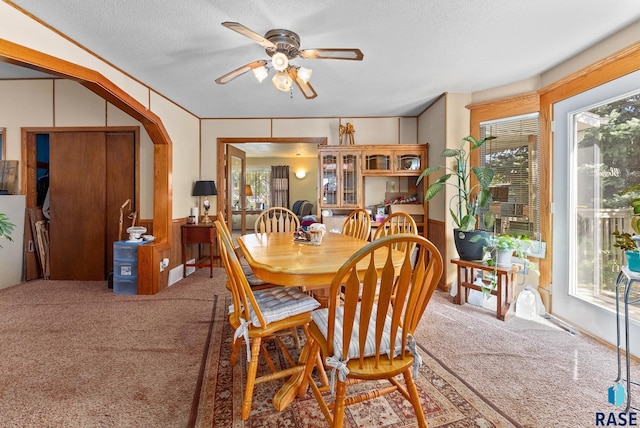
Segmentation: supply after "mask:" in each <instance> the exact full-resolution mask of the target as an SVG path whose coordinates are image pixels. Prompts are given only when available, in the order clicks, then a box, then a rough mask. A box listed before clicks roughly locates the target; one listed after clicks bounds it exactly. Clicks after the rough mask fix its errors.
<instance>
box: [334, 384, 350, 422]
mask: <svg viewBox="0 0 640 428" xmlns="http://www.w3.org/2000/svg"><path fill="white" fill-rule="evenodd" d="M346 398H347V384H346V382H340V381H337V382H336V400H335V401H334V402H333V427H334V428H342V425H343V424H344V408H345V403H344V401H345V399H346Z"/></svg>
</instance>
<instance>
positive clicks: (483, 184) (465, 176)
mask: <svg viewBox="0 0 640 428" xmlns="http://www.w3.org/2000/svg"><path fill="white" fill-rule="evenodd" d="M494 138H496V137H492V136H490V137H485V138H483V139H481V140H477V139H475V138H474V137H473V136H471V135H469V136H467V137H464V138H463V139H462V141H461V142H460V148H459V149H445V150H444V151H443V152H442V156H443V157H445V158H447V159H448V158H453V159H454V160H455V165H454V168H455V169H454V168H451V167H449V166H441V165H434V166H430V167H428V168H426V169H425V170H424V171H422V173H421V174H420V176H419V177H418V181H417V182H418V183H420V181H421V180H422V179H423V178H425V177H428V176H429V175H430V174H432V173H434V172H436V171H439V170H440V169H441V168H444V169H445V170H447V171H448V172H447V173H446V174H444V175H442V176H441V177H439V178H438V179H437V180H436V181H435V182H433V183H432V184H430V185H429V187H428V188H427V191H426V192H425V195H424V200H425V202H428V201H430V200H431V199H433V198H434V197H435V196H436V195H437V194H438V193H439V192H440V191H441V190H442V189H443V188H444V187H445V185H447V184H449V185H451V186H454V187H455V188H456V189H457V190H458V192H457V195H454V196H453V197H452V198H451V200H450V201H449V213H450V214H451V217H452V219H453V222H454V223H455V225H456V227H457V228H458V229H459V230H461V231H464V232H469V231H472V230H475V229H476V221H477V217H478V215H479V214H480V213H481V212H482V214H483V215H482V224H483V227H484V229H489V228H491V227H492V226H493V224H494V223H495V216H494V215H493V213H492V212H491V211H490V210H488V206H489V202H490V200H491V192H490V191H489V186H490V185H491V182H492V181H493V176H494V170H493V169H492V168H489V167H483V166H474V167H472V168H471V169H469V166H468V165H469V157H470V156H471V152H472V151H473V150H477V149H479V148H480V147H482V145H483V144H484V143H485V142H487V141H489V140H493V139H494ZM467 143H469V144H470V147H469V151H467V150H465V146H466V144H467ZM472 174H473V176H475V178H476V180H477V183H476V184H474V185H472ZM452 177H454V179H453V180H451V181H450V179H451V178H452Z"/></svg>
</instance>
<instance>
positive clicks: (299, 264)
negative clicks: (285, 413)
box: [238, 232, 404, 411]
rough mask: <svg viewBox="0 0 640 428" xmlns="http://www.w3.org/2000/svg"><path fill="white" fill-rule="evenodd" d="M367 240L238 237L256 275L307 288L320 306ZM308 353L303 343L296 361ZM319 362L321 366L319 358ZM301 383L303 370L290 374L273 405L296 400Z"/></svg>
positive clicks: (378, 261) (382, 257) (380, 259)
mask: <svg viewBox="0 0 640 428" xmlns="http://www.w3.org/2000/svg"><path fill="white" fill-rule="evenodd" d="M368 243H369V242H368V241H365V240H362V239H357V238H353V237H351V236H347V235H343V234H341V233H332V232H328V233H325V235H324V237H323V239H322V243H321V244H320V245H312V244H309V243H301V242H295V241H294V240H293V234H292V233H291V232H272V233H254V234H248V235H243V236H241V237H239V238H238V244H239V247H240V250H241V251H242V253H243V254H244V256H245V258H246V260H247V262H248V263H249V266H251V269H252V270H253V273H254V274H255V275H256V276H257V277H258V278H260V279H262V280H264V281H267V282H269V283H272V284H277V285H283V286H285V287H304V288H305V289H310V290H311V291H312V293H313V295H314V297H315V298H316V299H317V300H318V301H320V303H321V304H322V305H323V306H326V305H327V304H328V299H329V296H328V287H329V285H330V284H331V281H332V280H333V277H334V276H335V274H336V272H338V270H339V269H340V268H341V267H342V265H343V264H344V263H345V262H346V261H347V260H348V259H349V257H351V256H352V255H353V254H354V253H355V252H356V251H358V250H359V249H361V248H362V247H364V246H365V245H367V244H368ZM394 253H397V254H394V255H392V260H393V261H394V264H396V262H397V265H398V266H399V265H400V264H401V263H402V260H403V257H404V253H402V252H400V251H396V250H394ZM374 257H375V260H374V263H375V265H376V267H377V266H379V267H380V268H382V266H383V265H384V263H385V261H386V259H387V255H386V254H384V252H377V253H376V255H375V256H374ZM367 264H368V262H367V260H364V261H363V262H362V268H363V270H364V269H366V267H367ZM307 352H308V348H307V347H306V346H305V347H304V348H303V350H302V353H301V355H300V360H299V362H298V363H299V364H302V365H304V364H305V362H306V359H307V356H308V355H307ZM318 363H319V364H320V365H322V362H321V361H319V362H318ZM320 376H322V377H323V378H324V381H325V382H328V381H327V378H326V374H324V373H321V374H320ZM302 383H303V378H302V372H300V373H298V374H297V375H294V376H292V377H291V378H290V379H289V380H288V381H287V382H286V383H285V384H284V385H283V386H282V387H281V388H280V389H279V390H278V392H277V393H276V395H275V396H274V398H273V406H274V408H275V409H276V410H279V411H282V410H284V409H285V408H286V407H287V406H288V405H289V404H290V403H291V402H292V401H293V400H294V399H295V396H296V394H297V392H298V388H299V387H300V385H301V384H302Z"/></svg>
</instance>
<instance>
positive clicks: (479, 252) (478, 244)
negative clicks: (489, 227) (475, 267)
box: [453, 229, 489, 261]
mask: <svg viewBox="0 0 640 428" xmlns="http://www.w3.org/2000/svg"><path fill="white" fill-rule="evenodd" d="M474 236H477V238H473V237H474ZM453 238H454V240H455V243H456V250H458V255H459V256H460V260H466V261H474V260H482V256H484V251H483V249H482V248H483V247H485V246H487V243H488V241H487V238H489V232H487V231H486V230H472V231H470V232H462V231H460V230H459V229H453ZM472 238H473V239H472Z"/></svg>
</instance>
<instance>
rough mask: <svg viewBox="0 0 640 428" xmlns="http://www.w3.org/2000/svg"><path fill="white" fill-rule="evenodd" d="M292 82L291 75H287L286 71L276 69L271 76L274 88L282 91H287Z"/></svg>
mask: <svg viewBox="0 0 640 428" xmlns="http://www.w3.org/2000/svg"><path fill="white" fill-rule="evenodd" d="M292 84H293V79H292V78H291V76H289V74H288V73H286V72H284V71H278V72H277V73H276V74H275V75H274V76H273V86H275V87H276V89H279V90H281V91H282V92H289V90H290V89H291V85H292Z"/></svg>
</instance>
